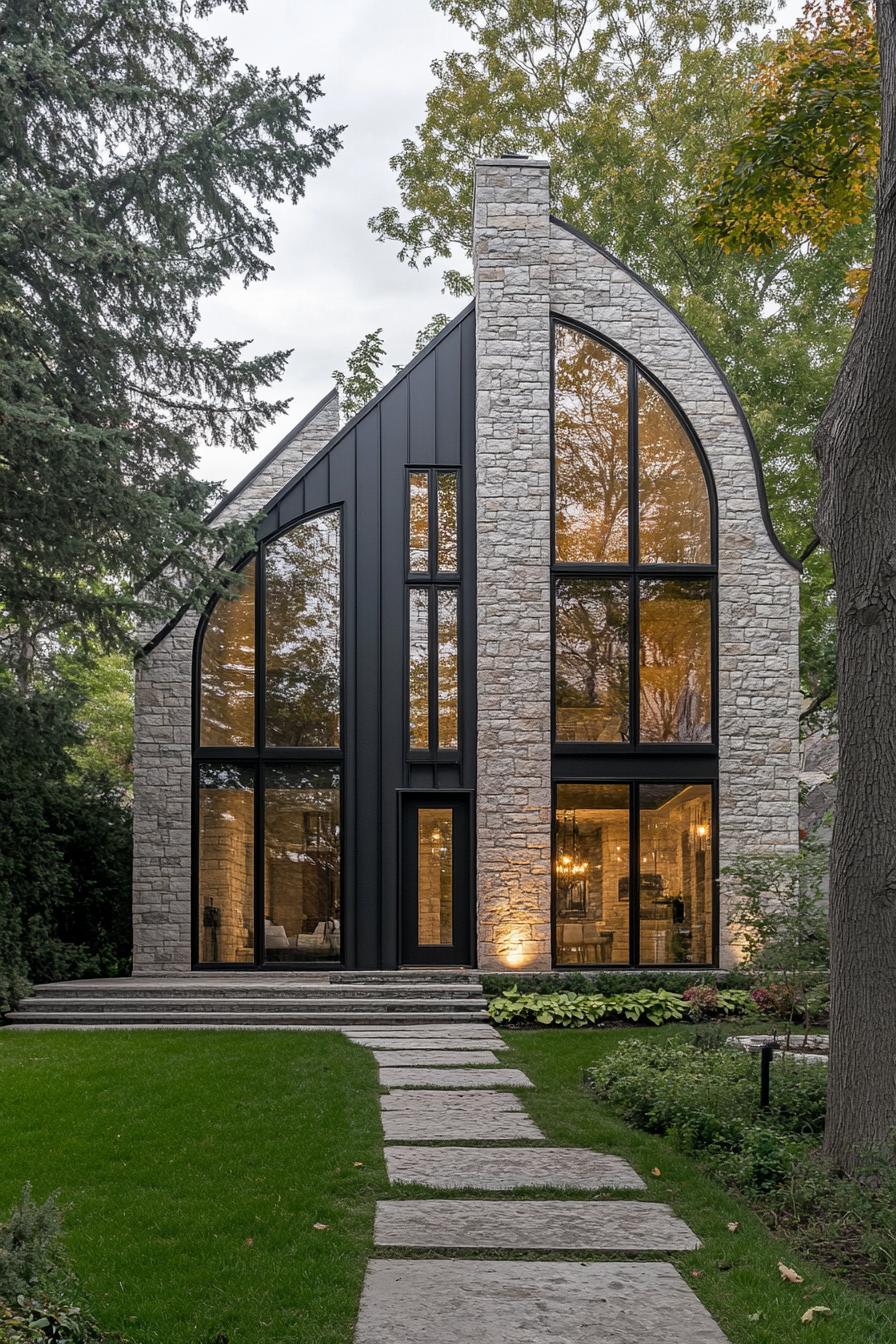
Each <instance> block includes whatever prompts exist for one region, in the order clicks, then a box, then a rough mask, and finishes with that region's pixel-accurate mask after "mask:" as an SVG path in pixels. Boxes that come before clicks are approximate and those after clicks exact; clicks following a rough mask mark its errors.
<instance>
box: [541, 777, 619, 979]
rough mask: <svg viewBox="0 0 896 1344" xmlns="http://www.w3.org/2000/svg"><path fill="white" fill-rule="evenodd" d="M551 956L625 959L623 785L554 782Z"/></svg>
mask: <svg viewBox="0 0 896 1344" xmlns="http://www.w3.org/2000/svg"><path fill="white" fill-rule="evenodd" d="M555 829H556V851H555V856H554V881H555V890H556V929H557V961H558V962H559V963H560V964H561V965H570V964H578V963H581V964H583V965H589V966H596V965H600V964H602V963H606V962H617V963H626V962H627V961H628V960H629V939H628V927H629V894H628V893H629V787H628V785H627V784H558V785H557V810H556V813H555Z"/></svg>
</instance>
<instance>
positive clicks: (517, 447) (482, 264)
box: [474, 160, 799, 969]
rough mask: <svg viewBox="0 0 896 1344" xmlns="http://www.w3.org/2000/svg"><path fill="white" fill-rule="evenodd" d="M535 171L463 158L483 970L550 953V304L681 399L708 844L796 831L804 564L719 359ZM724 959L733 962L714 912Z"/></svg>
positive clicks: (740, 843)
mask: <svg viewBox="0 0 896 1344" xmlns="http://www.w3.org/2000/svg"><path fill="white" fill-rule="evenodd" d="M548 172H549V170H548V167H547V165H546V164H544V163H538V162H535V161H532V160H504V161H486V162H482V163H480V164H479V165H477V169H476V209H475V221H474V252H475V263H476V301H477V378H478V387H477V458H478V467H477V490H478V499H477V527H478V565H479V631H478V647H479V670H478V682H479V684H478V690H479V761H478V771H479V794H478V822H477V839H478V877H479V892H478V895H479V937H480V944H479V948H480V965H481V966H482V967H483V968H488V967H493V966H497V965H503V966H507V965H510V966H514V965H516V966H521V965H526V966H527V967H531V968H533V969H535V968H538V969H544V968H547V967H548V966H549V965H550V937H549V927H550V909H551V890H550V888H551V882H550V778H549V776H550V755H551V751H550V714H549V699H550V594H549V589H548V568H549V564H550V554H549V526H548V525H549V509H550V460H549V451H550V450H549V442H550V434H549V426H548V405H549V386H548V381H549V362H550V353H549V352H550V333H549V314H550V313H554V314H556V315H557V316H559V317H567V318H571V319H573V320H576V321H579V322H583V323H585V324H587V325H588V326H590V327H591V328H593V329H594V330H595V331H596V332H598V333H599V334H601V335H604V336H606V337H609V338H610V339H611V340H613V341H615V342H617V343H618V344H619V345H620V346H621V347H622V348H623V349H624V350H625V351H627V352H628V353H629V354H630V355H632V356H634V357H635V358H636V359H638V360H640V361H641V362H642V363H643V364H644V365H645V366H646V367H647V368H648V369H649V370H650V371H651V372H652V373H653V374H654V375H655V376H656V377H657V378H658V379H660V381H661V382H662V383H664V384H665V386H666V387H667V388H668V389H669V391H670V392H671V393H672V395H673V396H674V397H675V398H676V399H677V401H678V402H679V404H680V405H681V407H682V409H683V410H684V412H685V413H686V414H687V416H688V417H689V419H690V421H691V423H692V424H693V426H694V429H695V430H696V433H697V435H698V436H699V438H700V440H701V442H702V444H703V447H704V450H705V452H706V455H707V458H708V460H709V463H710V466H711V469H712V473H713V477H714V480H715V486H716V491H717V495H718V505H719V719H720V742H719V746H720V762H719V767H720V778H719V832H720V834H719V848H720V863H721V866H722V867H724V866H725V864H726V863H727V862H729V861H730V860H731V859H732V858H733V857H734V856H735V855H737V854H742V853H749V852H751V851H753V852H755V851H757V850H768V849H773V848H785V849H786V848H792V847H793V846H794V845H795V844H796V843H797V839H798V834H797V813H798V796H797V788H798V784H797V781H798V766H799V759H798V753H799V745H798V743H799V732H798V728H799V692H798V645H797V640H798V628H799V593H798V575H797V573H796V572H795V570H794V569H793V568H792V566H791V565H789V564H788V562H787V561H786V560H785V559H784V558H783V557H782V555H781V554H780V553H779V552H778V550H777V549H776V548H775V545H774V543H773V542H772V539H771V537H770V536H769V533H768V530H767V527H766V524H765V522H764V519H763V515H762V509H761V506H760V495H759V489H758V485H757V478H756V470H755V467H754V463H753V459H752V455H751V452H750V445H749V440H748V438H747V434H746V431H745V429H744V426H743V424H742V422H741V420H740V417H739V415H738V412H737V409H736V406H735V404H734V402H733V401H732V398H731V396H730V394H729V392H728V389H727V388H726V386H725V383H724V381H723V379H722V378H721V376H720V375H719V373H718V371H717V369H716V368H715V366H714V364H713V362H712V360H711V359H710V358H709V357H708V356H707V354H706V353H705V351H704V350H703V349H702V348H701V347H700V345H699V343H698V342H697V340H696V339H695V338H694V337H693V336H692V335H691V334H690V333H689V332H688V331H687V329H686V328H685V327H684V326H683V325H682V323H681V322H680V320H679V319H678V318H677V317H676V316H675V314H674V313H672V312H671V311H670V310H669V309H668V308H667V307H666V306H665V305H664V304H663V303H662V301H661V300H660V299H659V298H658V297H656V296H655V295H654V294H652V293H651V292H650V290H648V289H647V288H645V287H644V285H643V284H642V283H641V282H639V281H638V280H637V278H636V277H634V276H632V275H631V274H630V273H629V272H628V271H626V270H625V269H624V268H623V267H622V266H621V265H620V264H619V263H618V262H616V261H614V260H613V259H612V258H610V257H608V256H607V255H606V254H604V253H602V252H601V251H599V250H598V249H596V248H595V247H594V246H592V245H591V244H589V243H588V242H587V241H585V240H584V239H582V238H580V237H578V236H577V235H576V234H574V233H573V232H571V231H569V230H568V229H566V228H564V227H563V226H561V225H559V224H557V223H555V222H550V221H549V218H548V204H547V202H548ZM720 923H721V928H720V933H721V962H722V965H723V966H724V965H727V964H731V962H732V961H733V960H735V959H736V949H735V948H734V947H733V946H732V943H731V937H730V931H729V930H728V928H727V912H726V911H725V909H724V908H723V909H722V914H721V921H720Z"/></svg>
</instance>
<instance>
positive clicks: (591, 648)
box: [554, 578, 629, 742]
mask: <svg viewBox="0 0 896 1344" xmlns="http://www.w3.org/2000/svg"><path fill="white" fill-rule="evenodd" d="M555 593H556V597H555V603H556V605H555V617H554V646H555V674H554V675H555V696H556V734H557V739H558V741H560V742H627V741H628V740H629V704H628V701H629V695H628V680H629V673H628V646H629V638H628V582H627V580H625V579H585V578H558V579H557V580H556V589H555Z"/></svg>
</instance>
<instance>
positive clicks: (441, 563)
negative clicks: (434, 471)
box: [436, 471, 457, 574]
mask: <svg viewBox="0 0 896 1344" xmlns="http://www.w3.org/2000/svg"><path fill="white" fill-rule="evenodd" d="M436 499H437V503H438V534H439V535H438V551H439V554H438V557H437V559H438V569H439V573H440V574H456V573H457V472H456V471H440V472H439V473H438V485H437V488H436Z"/></svg>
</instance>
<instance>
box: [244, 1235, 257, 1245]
mask: <svg viewBox="0 0 896 1344" xmlns="http://www.w3.org/2000/svg"><path fill="white" fill-rule="evenodd" d="M246 1245H247V1246H254V1245H255V1238H254V1237H247V1238H246Z"/></svg>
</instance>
